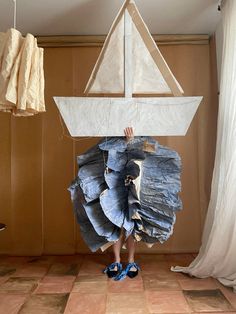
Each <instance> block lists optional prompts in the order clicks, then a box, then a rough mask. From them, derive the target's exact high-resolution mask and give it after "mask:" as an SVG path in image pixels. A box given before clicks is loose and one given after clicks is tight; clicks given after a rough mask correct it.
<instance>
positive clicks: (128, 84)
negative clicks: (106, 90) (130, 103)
mask: <svg viewBox="0 0 236 314" xmlns="http://www.w3.org/2000/svg"><path fill="white" fill-rule="evenodd" d="M128 6H129V4H128ZM124 15H125V18H124V24H125V25H124V67H125V68H124V92H125V98H132V94H133V62H132V19H131V16H130V14H129V12H128V10H127V8H126V10H125V14H124Z"/></svg>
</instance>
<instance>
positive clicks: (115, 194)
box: [69, 137, 182, 251]
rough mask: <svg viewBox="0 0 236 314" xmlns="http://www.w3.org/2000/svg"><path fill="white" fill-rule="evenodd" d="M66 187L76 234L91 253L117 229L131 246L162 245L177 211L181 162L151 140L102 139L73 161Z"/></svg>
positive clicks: (114, 237) (112, 238)
mask: <svg viewBox="0 0 236 314" xmlns="http://www.w3.org/2000/svg"><path fill="white" fill-rule="evenodd" d="M77 161H78V165H79V171H78V176H77V177H76V179H75V180H74V181H73V182H72V184H71V186H70V187H69V191H70V192H71V199H72V202H73V205H74V211H75V215H76V217H77V221H78V223H79V225H80V229H81V234H82V236H83V238H84V240H85V242H86V243H87V245H88V246H89V248H90V249H91V250H92V251H96V250H97V249H99V248H102V247H104V245H107V244H109V243H111V244H112V243H114V242H115V241H117V240H118V239H119V236H120V233H121V230H122V229H123V230H124V233H125V236H126V237H128V236H130V235H132V236H133V237H134V239H136V241H143V242H145V243H147V244H150V245H151V244H153V243H156V242H160V243H163V242H165V241H166V240H168V238H169V237H170V236H171V234H172V233H173V227H174V224H175V221H176V214H175V212H176V211H178V210H181V209H182V202H181V200H180V198H179V196H178V193H179V192H180V190H181V181H180V172H181V159H180V157H179V155H178V153H177V152H175V151H174V150H172V149H170V148H168V147H164V146H162V145H158V143H157V141H155V140H154V139H153V138H150V137H135V138H134V139H133V140H132V141H130V142H127V141H126V140H125V138H121V137H117V138H114V137H112V138H106V139H104V140H102V141H101V142H100V143H98V144H97V145H95V146H94V147H92V148H91V149H89V150H88V151H87V152H86V153H84V154H83V155H81V156H79V157H78V158H77Z"/></svg>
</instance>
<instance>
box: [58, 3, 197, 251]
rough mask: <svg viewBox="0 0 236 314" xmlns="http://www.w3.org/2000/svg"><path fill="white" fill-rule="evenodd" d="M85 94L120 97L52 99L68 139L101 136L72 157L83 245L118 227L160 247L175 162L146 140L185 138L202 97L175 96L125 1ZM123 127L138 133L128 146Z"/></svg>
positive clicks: (168, 223) (105, 243)
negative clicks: (90, 146) (76, 166)
mask: <svg viewBox="0 0 236 314" xmlns="http://www.w3.org/2000/svg"><path fill="white" fill-rule="evenodd" d="M85 92H86V94H89V93H90V94H111V95H112V94H119V95H120V94H121V95H124V97H54V100H55V102H56V104H57V106H58V109H59V111H60V113H61V115H62V117H63V119H64V121H65V123H66V126H67V128H68V130H69V132H70V134H71V135H72V136H106V138H105V139H103V140H101V141H100V142H99V143H98V144H97V145H95V146H94V147H92V148H91V149H89V150H88V151H87V152H86V153H84V154H83V155H81V156H79V157H78V159H77V161H78V166H79V171H78V176H77V177H76V178H75V180H74V181H73V182H72V184H71V186H70V187H69V191H70V192H71V199H72V202H73V207H74V212H75V215H76V217H77V221H78V223H79V225H80V231H81V234H82V236H83V238H84V240H85V242H86V243H87V245H88V246H89V248H90V249H91V251H96V250H98V249H101V250H105V249H106V248H107V247H109V246H110V245H111V244H113V243H114V242H116V241H117V240H118V239H119V237H120V234H121V230H123V231H124V234H125V237H126V238H127V237H128V236H130V235H131V236H132V237H133V238H134V239H135V240H136V241H143V242H145V243H146V244H147V245H148V246H152V245H153V244H154V243H156V242H160V243H163V242H165V241H166V240H167V239H168V238H169V237H170V235H171V234H172V233H173V226H174V223H175V220H176V211H178V210H180V209H181V208H182V203H181V200H180V198H179V196H178V193H179V192H180V190H181V181H180V172H181V159H180V157H179V155H178V154H177V152H175V151H173V150H172V149H170V148H168V147H164V146H162V145H159V144H158V142H157V141H156V140H154V139H153V138H151V137H150V136H153V135H155V136H172V135H185V134H186V132H187V130H188V127H189V125H190V123H191V121H192V119H193V117H194V114H195V112H196V110H197V108H198V105H199V104H200V102H201V100H202V97H181V96H182V94H183V90H182V88H181V86H180V84H179V83H178V82H177V80H176V78H175V77H174V75H173V74H172V72H171V70H170V69H169V67H168V65H167V64H166V62H165V60H164V58H163V56H162V55H161V53H160V51H159V49H158V47H157V46H156V44H155V42H154V40H153V38H152V37H151V35H150V33H149V31H148V29H147V27H146V25H145V23H144V22H143V20H142V17H141V15H140V13H139V11H138V9H137V7H136V5H135V3H134V1H132V0H127V1H125V2H124V4H123V6H122V8H121V10H120V12H119V13H118V15H117V17H116V19H115V21H114V22H113V25H112V27H111V30H110V32H109V34H108V36H107V38H106V41H105V43H104V46H103V49H102V51H101V53H100V56H99V58H98V61H97V63H96V65H95V67H94V70H93V72H92V74H91V77H90V79H89V81H88V84H87V87H86V90H85ZM133 94H161V95H168V94H173V95H174V97H132V96H133ZM127 126H132V127H134V130H135V135H137V136H136V137H135V138H134V139H133V140H131V141H129V142H127V141H126V139H125V138H124V137H123V130H124V129H125V128H126V127H127Z"/></svg>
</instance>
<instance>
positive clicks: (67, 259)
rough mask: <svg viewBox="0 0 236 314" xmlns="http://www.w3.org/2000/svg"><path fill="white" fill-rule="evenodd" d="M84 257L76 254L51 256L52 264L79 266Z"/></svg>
mask: <svg viewBox="0 0 236 314" xmlns="http://www.w3.org/2000/svg"><path fill="white" fill-rule="evenodd" d="M85 256H86V255H84V254H83V255H82V254H76V255H57V256H52V259H53V263H55V264H56V263H63V264H78V265H80V264H81V262H82V261H83V259H84V257H85Z"/></svg>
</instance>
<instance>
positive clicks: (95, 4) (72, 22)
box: [0, 0, 221, 36]
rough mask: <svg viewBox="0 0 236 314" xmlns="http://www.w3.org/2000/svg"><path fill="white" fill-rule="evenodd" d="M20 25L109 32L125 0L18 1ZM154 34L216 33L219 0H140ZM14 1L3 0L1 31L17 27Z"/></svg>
mask: <svg viewBox="0 0 236 314" xmlns="http://www.w3.org/2000/svg"><path fill="white" fill-rule="evenodd" d="M16 2H17V20H16V28H17V29H18V30H19V31H21V32H22V34H26V33H32V34H33V35H35V36H36V35H44V36H46V35H104V34H107V33H108V31H109V28H110V26H111V23H112V21H113V19H114V18H115V16H116V14H117V12H118V11H119V8H120V7H121V5H122V3H123V1H122V0H38V1H37V0H16ZM135 2H136V5H137V6H138V9H139V11H140V12H141V15H142V16H143V19H144V21H145V22H146V24H147V26H148V27H149V29H150V31H151V33H152V34H209V35H210V34H212V33H214V31H215V29H216V25H217V24H218V22H219V20H220V16H221V14H220V12H219V11H218V10H217V6H218V3H219V0H136V1H135ZM13 16H14V2H13V0H0V31H1V32H5V31H6V30H7V29H8V28H10V27H13V25H14V24H13Z"/></svg>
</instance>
